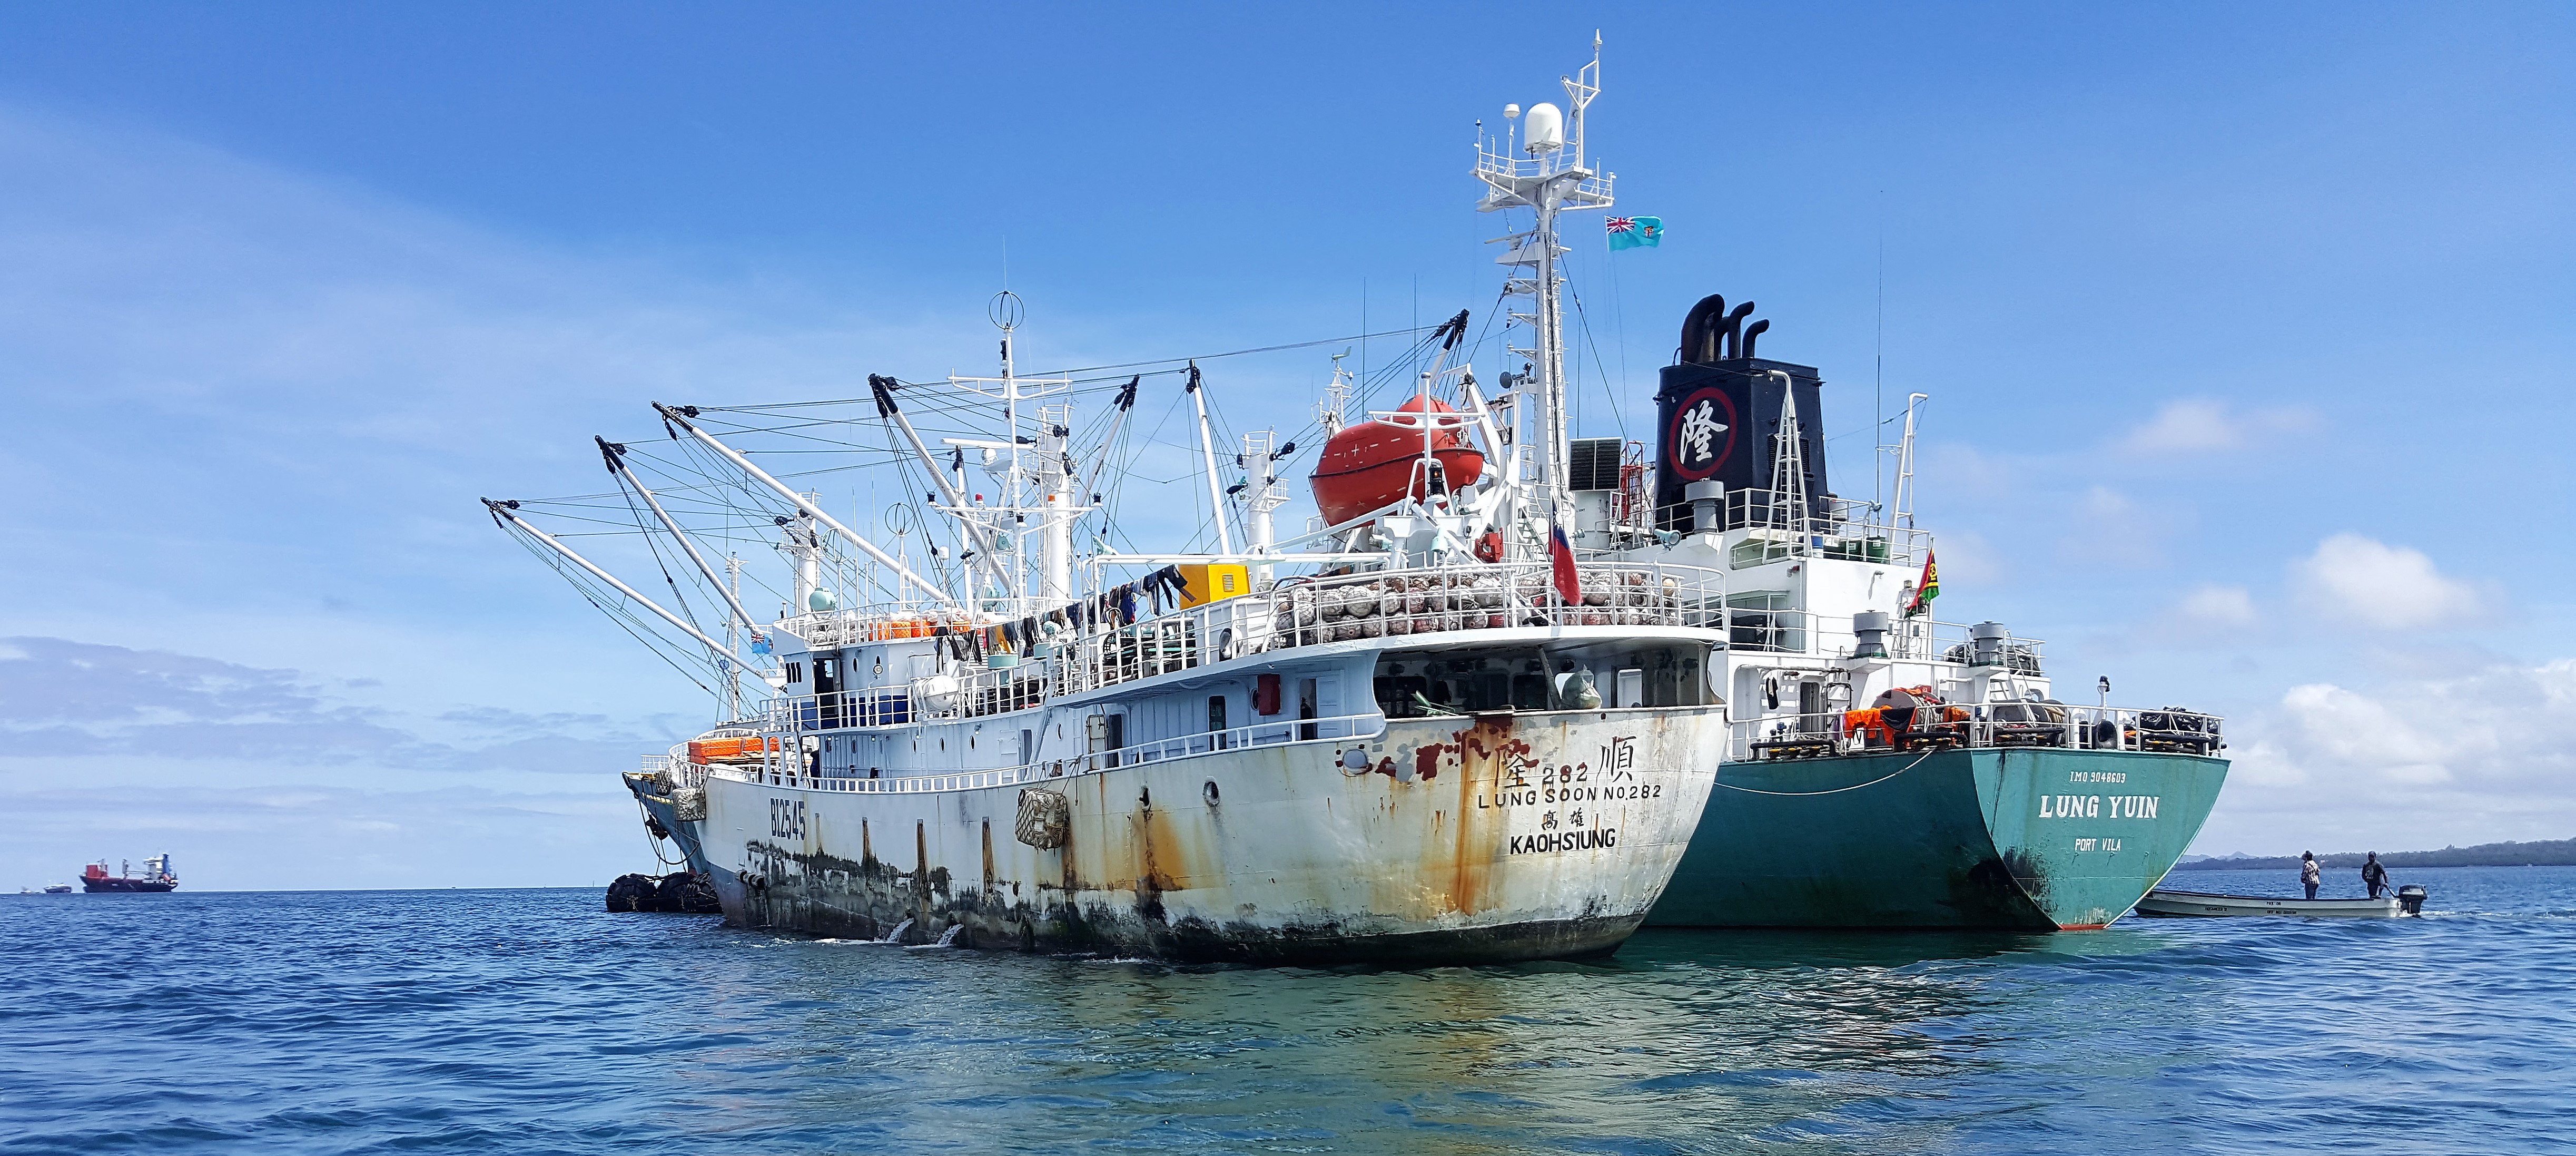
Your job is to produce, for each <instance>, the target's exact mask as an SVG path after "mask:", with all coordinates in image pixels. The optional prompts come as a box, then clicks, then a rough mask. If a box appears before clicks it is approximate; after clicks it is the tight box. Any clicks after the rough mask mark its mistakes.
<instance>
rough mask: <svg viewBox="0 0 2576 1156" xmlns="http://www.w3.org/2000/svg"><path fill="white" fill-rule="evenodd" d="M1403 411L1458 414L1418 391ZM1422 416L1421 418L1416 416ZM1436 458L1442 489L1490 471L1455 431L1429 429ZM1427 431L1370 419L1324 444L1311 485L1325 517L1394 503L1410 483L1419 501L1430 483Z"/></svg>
mask: <svg viewBox="0 0 2576 1156" xmlns="http://www.w3.org/2000/svg"><path fill="white" fill-rule="evenodd" d="M1396 411H1397V412H1398V413H1425V412H1428V413H1434V414H1442V413H1456V412H1457V411H1456V410H1454V409H1451V408H1449V407H1448V406H1447V405H1445V404H1442V402H1441V401H1440V400H1439V399H1438V398H1434V397H1430V396H1427V395H1422V394H1417V395H1415V396H1414V397H1413V399H1412V400H1410V401H1407V402H1405V403H1404V404H1403V405H1400V406H1397V407H1396ZM1416 420H1419V419H1416ZM1430 440H1431V459H1432V460H1433V461H1436V462H1438V463H1440V475H1441V478H1442V479H1443V481H1444V483H1445V484H1444V486H1443V487H1442V488H1444V489H1448V490H1455V489H1457V488H1459V487H1461V486H1465V485H1469V484H1471V483H1473V482H1474V481H1475V480H1476V479H1478V478H1480V477H1483V476H1484V474H1485V455H1484V453H1483V452H1482V451H1479V450H1478V449H1477V448H1476V447H1475V446H1474V445H1472V444H1470V443H1469V442H1468V441H1467V439H1466V438H1465V437H1463V436H1461V434H1460V431H1458V430H1455V429H1434V430H1432V431H1431V433H1430ZM1422 445H1423V431H1422V428H1421V427H1420V426H1406V425H1400V424H1397V423H1396V422H1391V421H1383V420H1371V421H1364V422H1361V423H1359V424H1357V425H1352V426H1345V427H1343V429H1342V430H1341V432H1339V433H1336V434H1334V435H1333V436H1332V438H1331V439H1330V440H1328V441H1326V442H1325V443H1324V453H1323V455H1322V456H1321V457H1320V458H1319V459H1317V460H1316V462H1315V472H1314V474H1313V475H1312V476H1311V477H1309V478H1308V479H1307V483H1308V484H1309V485H1311V486H1313V487H1314V489H1315V508H1316V509H1318V510H1320V511H1322V512H1323V515H1324V521H1325V522H1326V523H1328V524H1331V525H1335V526H1338V525H1340V524H1342V523H1344V522H1347V521H1350V520H1351V519H1353V518H1357V517H1360V516H1361V515H1363V514H1366V513H1368V512H1369V511H1371V510H1375V509H1380V508H1382V507H1385V506H1387V505H1390V504H1392V503H1393V502H1394V501H1395V500H1396V499H1397V498H1401V497H1403V496H1404V495H1405V489H1406V487H1407V486H1408V485H1410V486H1411V488H1412V491H1413V497H1414V498H1416V499H1420V498H1422V497H1424V496H1425V491H1426V490H1428V489H1429V488H1430V487H1429V486H1428V485H1427V484H1426V479H1424V478H1423V477H1422V476H1421V475H1422V472H1423V471H1422V468H1421V467H1422Z"/></svg>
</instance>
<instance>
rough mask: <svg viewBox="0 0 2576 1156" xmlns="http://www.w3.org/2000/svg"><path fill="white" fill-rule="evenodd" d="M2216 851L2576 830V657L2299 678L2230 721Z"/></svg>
mask: <svg viewBox="0 0 2576 1156" xmlns="http://www.w3.org/2000/svg"><path fill="white" fill-rule="evenodd" d="M2229 729H2230V732H2231V737H2230V740H2229V741H2230V743H2231V746H2230V749H2229V752H2228V753H2229V755H2230V757H2231V758H2233V759H2234V760H2235V766H2234V768H2233V769H2232V770H2231V772H2230V774H2229V781H2228V786H2227V789H2226V793H2225V795H2224V796H2223V797H2222V799H2221V802H2220V804H2219V814H2217V815H2214V816H2213V817H2212V818H2211V820H2210V830H2209V833H2208V834H2207V835H2205V839H2206V840H2207V842H2208V845H2213V846H2214V845H2222V844H2223V845H2227V846H2235V845H2238V844H2240V843H2242V844H2244V845H2247V846H2262V847H2267V848H2273V849H2278V848H2280V847H2281V846H2283V844H2282V842H2281V840H2282V837H2283V835H2284V834H2285V833H2286V834H2289V835H2293V836H2295V837H2296V838H2298V839H2301V840H2305V841H2311V842H2314V843H2317V844H2319V846H2318V847H2317V849H2319V850H2324V849H2325V847H2326V845H2331V846H2332V847H2334V848H2335V849H2337V850H2364V849H2372V848H2374V847H2375V848H2377V849H2383V850H2384V849H2389V848H2401V849H2412V848H2429V847H2440V846H2444V845H2446V844H2460V845H2468V844H2473V843H2491V842H2496V841H2499V840H2508V839H2538V838H2550V839H2563V838H2566V837H2568V836H2569V835H2571V834H2576V813H2571V811H2570V810H2569V808H2568V805H2567V793H2568V789H2569V786H2570V784H2571V782H2576V749H2571V748H2570V747H2569V745H2568V744H2567V742H2566V736H2567V735H2568V734H2570V733H2576V659H2559V660H2557V661H2553V662H2548V663H2543V664H2541V665H2538V666H2524V665H2518V664H2504V663H2489V664H2484V665H2475V666H2470V667H2468V668H2466V669H2462V670H2459V671H2458V672H2456V673H2449V674H2438V675H2432V676H2422V677H2415V678H2409V679H2403V680H2399V681H2396V682H2393V683H2390V684H2387V685H2383V686H2378V687H2373V688H2369V689H2354V688H2351V687H2346V686H2342V685H2338V684H2335V683H2330V682H2319V683H2309V684H2306V685H2302V686H2295V687H2292V688H2290V689H2289V690H2288V691H2287V692H2285V693H2284V694H2283V695H2282V696H2281V699H2280V702H2279V704H2278V705H2277V706H2276V707H2275V708H2274V709H2271V710H2268V711H2262V712H2258V713H2256V714H2254V715H2253V716H2250V717H2247V718H2243V719H2240V720H2232V721H2231V723H2230V726H2229Z"/></svg>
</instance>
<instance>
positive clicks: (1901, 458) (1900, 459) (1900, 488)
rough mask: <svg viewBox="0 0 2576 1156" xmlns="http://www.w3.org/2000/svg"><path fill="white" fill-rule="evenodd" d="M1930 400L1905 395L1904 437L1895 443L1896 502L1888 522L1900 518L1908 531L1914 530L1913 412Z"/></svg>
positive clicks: (1923, 397)
mask: <svg viewBox="0 0 2576 1156" xmlns="http://www.w3.org/2000/svg"><path fill="white" fill-rule="evenodd" d="M1931 399H1932V395H1931V394H1928V393H1909V394H1906V395H1905V437H1904V438H1903V439H1902V440H1900V441H1898V442H1897V443H1896V501H1895V503H1894V510H1893V513H1892V514H1891V516H1890V517H1889V518H1888V522H1889V524H1890V525H1893V524H1895V521H1896V519H1898V518H1902V519H1904V520H1905V528H1906V529H1908V530H1911V529H1913V528H1914V410H1915V407H1916V406H1918V405H1920V404H1922V403H1923V402H1926V401H1929V400H1931Z"/></svg>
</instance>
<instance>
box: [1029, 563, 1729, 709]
mask: <svg viewBox="0 0 2576 1156" xmlns="http://www.w3.org/2000/svg"><path fill="white" fill-rule="evenodd" d="M1577 577H1578V580H1579V582H1578V585H1579V588H1580V589H1579V592H1580V594H1581V595H1582V597H1581V599H1580V601H1578V602H1568V601H1566V600H1565V599H1563V598H1562V597H1561V596H1560V595H1559V593H1558V591H1557V589H1556V586H1555V582H1554V578H1553V570H1552V568H1551V567H1550V566H1549V564H1548V563H1546V562H1545V561H1533V562H1526V563H1512V564H1478V565H1465V566H1433V567H1418V568H1413V569H1404V570H1373V571H1367V572H1363V573H1357V574H1343V575H1334V576H1329V577H1319V578H1292V579H1288V580H1284V581H1282V582H1280V583H1278V584H1277V585H1276V586H1274V587H1272V588H1271V589H1270V590H1268V591H1266V592H1263V593H1259V594H1249V595H1245V596H1243V597H1240V598H1231V599H1227V600H1225V601H1222V602H1215V603H1210V604H1208V605H1205V606H1198V607H1192V608H1188V609H1184V610H1179V611H1175V612H1172V613H1168V614H1164V615H1161V616H1158V617H1153V618H1146V619H1142V620H1139V621H1137V622H1134V623H1130V624H1126V625H1120V626H1112V627H1107V628H1103V629H1099V630H1096V631H1094V632H1090V633H1087V634H1085V635H1083V636H1081V637H1079V638H1077V639H1075V640H1073V641H1072V642H1071V643H1070V644H1069V646H1068V648H1067V656H1066V658H1065V660H1064V661H1063V665H1062V666H1061V668H1060V671H1061V673H1060V675H1059V679H1060V681H1059V686H1060V688H1061V689H1062V691H1063V692H1066V693H1071V692H1077V691H1085V690H1093V689H1098V688H1100V687H1106V686H1115V685H1118V684H1120V683H1126V682H1133V681H1136V680H1139V679H1145V678H1152V677H1154V676H1156V675H1162V674H1172V673H1176V672H1179V671H1183V670H1190V669H1194V668H1197V667H1201V666H1207V665H1212V664H1215V663H1220V662H1226V661H1230V660H1233V659H1238V658H1243V657H1246V656H1248V655H1253V654H1262V653H1271V652H1277V651H1282V650H1289V649H1293V648H1296V647H1300V646H1314V645H1320V644H1323V643H1328V642H1348V641H1355V640H1359V639H1368V638H1401V637H1413V636H1423V635H1437V634H1445V633H1449V632H1454V631H1474V630H1488V629H1500V628H1505V627H1514V626H1666V627H1696V628H1703V629H1716V628H1718V627H1719V626H1721V625H1722V624H1723V622H1724V618H1725V614H1724V610H1723V606H1724V603H1725V595H1726V575H1725V573H1724V572H1723V571H1719V570H1714V569H1710V568H1708V567H1703V566H1682V565H1672V564H1664V563H1635V562H1620V563H1585V564H1582V565H1580V566H1578V567H1577Z"/></svg>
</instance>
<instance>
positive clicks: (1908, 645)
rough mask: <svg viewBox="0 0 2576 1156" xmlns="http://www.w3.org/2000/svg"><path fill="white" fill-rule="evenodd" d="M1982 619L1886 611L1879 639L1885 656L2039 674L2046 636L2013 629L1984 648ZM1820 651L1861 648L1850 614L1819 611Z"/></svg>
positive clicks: (1833, 653) (1845, 652)
mask: <svg viewBox="0 0 2576 1156" xmlns="http://www.w3.org/2000/svg"><path fill="white" fill-rule="evenodd" d="M1978 625H1982V624H1971V623H1965V622H1940V621H1936V620H1934V619H1931V618H1926V617H1923V616H1921V615H1916V616H1914V617H1911V618H1908V617H1906V616H1904V615H1902V614H1894V613H1891V614H1889V615H1888V616H1887V632H1886V633H1885V634H1883V635H1881V636H1880V638H1879V644H1880V646H1881V647H1882V648H1883V649H1885V650H1886V651H1887V653H1886V654H1885V655H1883V656H1880V657H1886V658H1892V659H1901V660H1905V661H1911V662H1951V663H1957V664H1958V665H1960V666H1965V667H1970V668H1983V667H1995V668H1998V669H2000V670H2002V671H2005V672H2007V673H2011V674H2018V675H2028V676H2031V677H2037V676H2038V675H2040V674H2041V673H2043V670H2042V666H2043V660H2044V658H2045V651H2046V649H2047V647H2048V643H2047V641H2046V640H2045V639H2039V638H2030V637H2026V636H2023V635H2019V634H2014V633H2012V632H2011V631H2009V630H2006V631H2004V632H2003V633H2002V634H2001V635H2000V636H1998V637H1996V638H1994V639H1992V640H1990V643H1989V645H1988V647H1987V648H1986V649H1985V650H1983V651H1980V650H1979V649H1978V647H1977V640H1976V636H1975V634H1974V631H1975V630H1976V627H1977V626H1978ZM1814 628H1815V631H1816V644H1817V652H1818V653H1820V654H1823V655H1826V656H1829V657H1833V658H1850V657H1852V656H1854V655H1856V654H1858V653H1859V650H1860V645H1861V643H1860V637H1859V635H1858V634H1857V633H1855V632H1854V631H1853V629H1852V616H1851V615H1849V614H1839V615H1817V616H1816V621H1815V623H1814Z"/></svg>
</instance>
